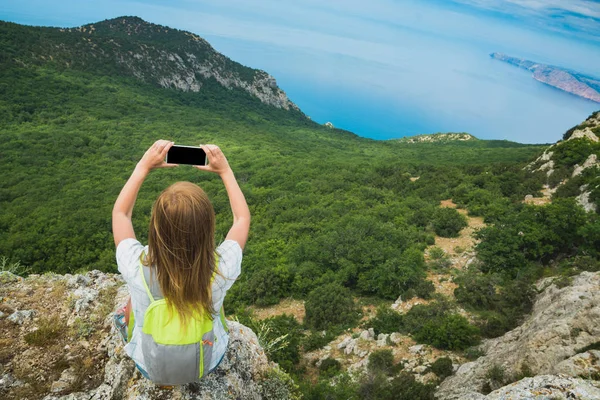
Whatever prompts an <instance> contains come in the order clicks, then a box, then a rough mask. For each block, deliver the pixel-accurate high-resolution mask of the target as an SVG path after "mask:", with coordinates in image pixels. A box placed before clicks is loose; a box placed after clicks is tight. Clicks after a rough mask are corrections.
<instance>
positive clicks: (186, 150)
mask: <svg viewBox="0 0 600 400" xmlns="http://www.w3.org/2000/svg"><path fill="white" fill-rule="evenodd" d="M165 161H166V162H167V163H168V164H189V165H206V153H205V152H204V150H202V149H201V148H200V147H194V146H178V145H173V146H171V148H170V149H169V152H168V153H167V159H166V160H165Z"/></svg>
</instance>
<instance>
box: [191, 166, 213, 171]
mask: <svg viewBox="0 0 600 400" xmlns="http://www.w3.org/2000/svg"><path fill="white" fill-rule="evenodd" d="M194 167H195V168H198V169H199V170H200V171H209V172H211V171H212V169H211V167H210V166H208V165H194Z"/></svg>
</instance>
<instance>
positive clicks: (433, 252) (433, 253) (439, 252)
mask: <svg viewBox="0 0 600 400" xmlns="http://www.w3.org/2000/svg"><path fill="white" fill-rule="evenodd" d="M428 254H429V258H430V259H432V260H439V259H441V258H443V257H445V256H446V252H445V251H444V249H442V248H440V247H437V246H433V247H432V248H430V249H429V251H428Z"/></svg>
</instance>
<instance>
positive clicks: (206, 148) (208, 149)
mask: <svg viewBox="0 0 600 400" xmlns="http://www.w3.org/2000/svg"><path fill="white" fill-rule="evenodd" d="M201 149H202V150H204V152H205V153H206V155H207V156H208V160H209V161H210V160H211V159H212V158H214V157H215V154H214V153H213V149H212V145H210V144H205V145H204V146H202V147H201Z"/></svg>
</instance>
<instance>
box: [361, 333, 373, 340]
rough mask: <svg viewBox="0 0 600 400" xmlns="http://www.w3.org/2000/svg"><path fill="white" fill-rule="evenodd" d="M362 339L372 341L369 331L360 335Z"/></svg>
mask: <svg viewBox="0 0 600 400" xmlns="http://www.w3.org/2000/svg"><path fill="white" fill-rule="evenodd" d="M360 338H361V339H362V340H370V339H372V337H371V334H370V333H369V331H362V332H361V333H360Z"/></svg>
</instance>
